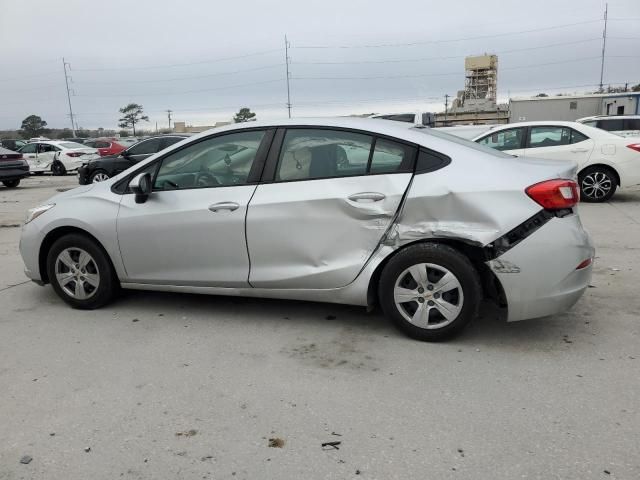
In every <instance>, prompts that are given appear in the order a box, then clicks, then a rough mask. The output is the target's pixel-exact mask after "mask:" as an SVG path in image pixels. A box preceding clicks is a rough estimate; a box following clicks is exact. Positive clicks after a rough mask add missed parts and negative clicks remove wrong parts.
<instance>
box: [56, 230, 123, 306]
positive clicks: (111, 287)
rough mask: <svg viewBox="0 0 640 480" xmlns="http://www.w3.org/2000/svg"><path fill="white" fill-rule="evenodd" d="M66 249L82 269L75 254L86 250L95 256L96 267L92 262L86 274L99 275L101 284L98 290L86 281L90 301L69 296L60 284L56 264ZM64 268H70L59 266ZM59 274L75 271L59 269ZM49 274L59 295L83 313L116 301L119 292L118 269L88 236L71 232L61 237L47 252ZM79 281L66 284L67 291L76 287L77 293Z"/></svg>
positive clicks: (92, 257) (98, 285)
mask: <svg viewBox="0 0 640 480" xmlns="http://www.w3.org/2000/svg"><path fill="white" fill-rule="evenodd" d="M65 250H67V251H68V252H70V256H71V259H72V260H73V261H74V262H76V266H78V263H77V260H78V257H75V258H74V252H76V251H78V250H83V251H84V252H86V253H88V254H89V256H90V257H91V260H92V262H93V264H92V263H88V264H87V265H86V267H85V268H86V273H85V274H84V275H87V277H88V274H89V273H90V274H95V273H97V274H98V282H97V287H93V286H92V285H88V284H87V283H85V282H83V284H84V285H85V286H86V287H87V291H86V293H87V294H88V295H89V296H88V298H84V299H78V298H74V297H73V296H71V295H70V294H69V293H67V291H66V290H65V288H63V286H62V285H61V284H60V281H59V280H58V277H57V276H56V268H57V265H56V264H57V263H58V255H60V254H61V253H62V252H63V251H65ZM60 267H63V268H66V265H60V266H58V268H59V269H60ZM58 273H62V274H65V273H69V274H70V273H72V272H61V271H60V270H58ZM47 275H48V277H49V281H50V282H51V286H52V287H53V289H54V290H55V292H56V293H57V294H58V296H59V297H60V298H61V299H62V300H64V301H65V302H66V303H68V304H69V305H71V306H72V307H73V308H78V309H82V310H93V309H94V308H99V307H102V306H103V305H105V304H107V303H108V302H109V301H111V300H112V299H113V298H114V296H115V295H116V293H117V292H118V289H119V282H118V278H117V276H116V273H115V270H114V268H113V265H112V264H111V261H110V260H109V258H108V256H107V254H106V253H105V252H104V250H103V249H102V248H101V247H100V246H99V245H97V244H96V243H95V242H94V241H93V240H92V239H90V238H88V237H87V236H85V235H81V234H76V233H71V234H68V235H65V236H63V237H60V238H59V239H58V240H56V241H55V242H54V244H53V245H52V246H51V249H50V250H49V252H48V253H47ZM78 275H81V272H80V271H78ZM79 278H81V279H82V278H84V277H82V276H80V277H79ZM94 278H95V277H94ZM75 282H76V280H71V282H68V283H67V284H66V285H67V287H66V288H68V289H71V288H73V289H74V291H75V285H76V283H75ZM89 290H90V291H89ZM83 291H84V290H83Z"/></svg>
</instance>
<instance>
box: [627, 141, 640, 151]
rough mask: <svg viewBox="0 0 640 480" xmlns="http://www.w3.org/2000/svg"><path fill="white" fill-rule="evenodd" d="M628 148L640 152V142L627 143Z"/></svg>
mask: <svg viewBox="0 0 640 480" xmlns="http://www.w3.org/2000/svg"><path fill="white" fill-rule="evenodd" d="M627 148H630V149H631V150H635V151H636V152H640V143H632V144H631V145H627Z"/></svg>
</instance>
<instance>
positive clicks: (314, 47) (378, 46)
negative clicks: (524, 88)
mask: <svg viewBox="0 0 640 480" xmlns="http://www.w3.org/2000/svg"><path fill="white" fill-rule="evenodd" d="M600 21H601V20H600V19H597V20H586V21H583V22H574V23H565V24H562V25H553V26H550V27H543V28H534V29H531V30H520V31H517V32H504V33H494V34H491V35H477V36H473V37H462V38H450V39H444V40H424V41H419V42H409V43H382V44H377V45H300V46H295V45H294V46H293V47H292V48H300V49H303V48H304V49H328V48H385V47H411V46H415V45H427V44H439V43H452V42H464V41H467V40H478V39H481V38H497V37H505V36H510V35H522V34H524V33H534V32H546V31H549V30H556V29H560V28H566V27H573V26H576V25H586V24H590V23H597V22H600Z"/></svg>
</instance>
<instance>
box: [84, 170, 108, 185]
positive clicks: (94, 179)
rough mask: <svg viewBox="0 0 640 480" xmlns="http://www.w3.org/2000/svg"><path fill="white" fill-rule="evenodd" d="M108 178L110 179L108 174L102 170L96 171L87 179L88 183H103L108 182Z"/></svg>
mask: <svg viewBox="0 0 640 480" xmlns="http://www.w3.org/2000/svg"><path fill="white" fill-rule="evenodd" d="M109 178H110V177H109V174H108V173H107V172H105V171H104V170H96V171H95V172H93V173H92V174H91V176H90V177H89V182H91V183H98V182H104V181H105V180H109Z"/></svg>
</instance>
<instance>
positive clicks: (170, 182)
mask: <svg viewBox="0 0 640 480" xmlns="http://www.w3.org/2000/svg"><path fill="white" fill-rule="evenodd" d="M272 134H273V132H272V131H265V130H263V129H256V130H253V129H252V130H243V131H240V132H230V133H224V134H218V135H216V136H213V137H208V138H205V139H201V140H199V141H197V142H196V143H191V144H189V145H185V146H184V147H183V148H181V149H179V150H175V151H172V152H171V153H169V154H167V155H165V156H164V157H162V158H161V159H160V160H159V161H157V162H153V165H151V166H147V167H145V169H144V170H146V171H149V172H153V175H154V180H153V182H154V183H153V185H154V187H153V192H152V194H151V195H150V196H149V198H148V199H147V201H146V202H145V203H141V204H138V203H136V202H135V196H134V195H132V194H126V193H125V194H124V195H123V196H122V200H121V203H120V210H119V213H118V220H117V231H118V243H119V245H120V252H121V255H122V260H123V262H124V265H125V269H126V272H127V277H128V279H129V281H131V282H138V283H146V284H166V285H183V286H185V285H186V286H218V287H247V286H248V285H249V284H248V276H249V257H248V254H247V244H246V238H245V216H246V213H247V205H248V204H249V200H250V198H251V196H252V195H253V193H254V191H255V189H256V183H257V180H258V179H259V176H260V172H261V170H262V166H263V165H264V157H265V155H266V150H267V149H268V145H269V142H270V139H271V138H272Z"/></svg>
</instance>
